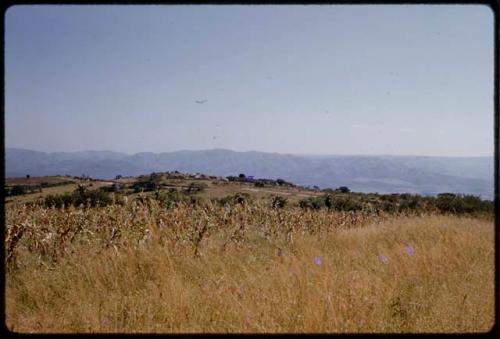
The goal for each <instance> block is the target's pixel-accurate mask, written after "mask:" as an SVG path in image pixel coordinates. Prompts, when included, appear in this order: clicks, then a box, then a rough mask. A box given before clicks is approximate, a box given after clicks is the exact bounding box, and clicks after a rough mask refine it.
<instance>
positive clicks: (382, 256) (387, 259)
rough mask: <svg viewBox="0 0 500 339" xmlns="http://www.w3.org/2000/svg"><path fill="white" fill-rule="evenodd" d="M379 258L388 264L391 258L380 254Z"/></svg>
mask: <svg viewBox="0 0 500 339" xmlns="http://www.w3.org/2000/svg"><path fill="white" fill-rule="evenodd" d="M378 260H380V262H381V263H384V264H388V263H389V258H387V257H386V256H385V255H379V256H378Z"/></svg>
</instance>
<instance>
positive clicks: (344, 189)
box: [337, 186, 351, 193]
mask: <svg viewBox="0 0 500 339" xmlns="http://www.w3.org/2000/svg"><path fill="white" fill-rule="evenodd" d="M337 191H339V192H341V193H349V192H350V191H351V190H350V189H349V187H346V186H340V187H339V188H337Z"/></svg>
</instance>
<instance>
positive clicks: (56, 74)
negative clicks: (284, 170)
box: [4, 5, 494, 156]
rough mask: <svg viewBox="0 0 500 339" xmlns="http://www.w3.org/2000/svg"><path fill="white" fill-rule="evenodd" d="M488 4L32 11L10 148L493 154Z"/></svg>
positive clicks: (13, 22)
mask: <svg viewBox="0 0 500 339" xmlns="http://www.w3.org/2000/svg"><path fill="white" fill-rule="evenodd" d="M493 24H494V23H493V12H492V10H491V9H490V8H489V7H486V6H482V5H477V6H476V5H430V6H424V5H395V6H393V5H360V6H357V5H356V6H354V5H345V6H342V5H288V6H285V5H274V6H268V5H266V6H256V5H254V6H243V5H233V6H220V5H203V6H199V5H191V6H172V5H161V6H158V5H156V6H125V5H119V6H118V5H117V6H96V5H86V6H75V5H59V6H54V5H51V6H49V5H37V6H35V5H24V6H14V7H10V8H9V9H8V11H7V12H6V14H5V59H4V60H5V146H6V147H18V148H27V149H32V150H38V151H45V152H59V151H66V152H69V151H81V150H113V151H120V152H126V153H136V152H155V153H159V152H170V151H176V150H202V149H214V148H224V149H231V150H235V151H250V150H254V151H264V152H278V153H289V154H339V155H341V154H356V155H360V154H365V155H380V154H391V155H429V156H493V150H494V144H493V143H494V138H493V135H494V120H493V118H494V106H493V90H494V74H493V71H494V34H493V32H494V31H493V29H494V28H493Z"/></svg>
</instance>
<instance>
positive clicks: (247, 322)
mask: <svg viewBox="0 0 500 339" xmlns="http://www.w3.org/2000/svg"><path fill="white" fill-rule="evenodd" d="M125 180H126V179H125ZM211 180H212V181H214V180H213V178H212V179H211ZM146 181H147V180H146ZM212 181H210V183H207V184H206V185H205V186H203V185H198V186H197V187H198V188H200V190H193V189H190V190H188V189H187V188H186V187H190V184H189V183H184V184H183V185H182V186H183V187H184V188H183V189H174V188H172V187H170V188H163V189H158V187H156V189H152V190H150V191H147V192H145V191H144V189H142V190H140V191H139V192H134V190H135V187H132V185H133V184H134V183H135V182H136V181H129V184H130V185H131V187H130V188H125V189H124V190H121V191H119V192H114V193H109V192H105V191H104V190H103V189H99V190H93V191H92V190H87V189H85V188H84V187H83V186H80V187H79V188H77V189H76V190H75V191H74V192H72V193H69V194H66V195H64V196H65V197H66V198H64V199H68V200H67V201H61V202H60V203H59V202H58V201H60V200H58V199H59V198H60V199H63V198H61V196H59V197H58V196H52V197H42V198H38V199H35V200H32V201H30V202H29V203H26V202H23V201H13V202H11V203H10V204H8V205H6V218H5V222H6V239H5V248H6V253H5V255H6V256H5V258H6V262H5V265H6V269H7V275H6V287H5V288H6V290H5V291H6V293H5V296H6V309H5V311H6V323H7V326H8V327H9V329H11V330H12V331H15V332H24V333H28V332H52V333H54V332H57V333H59V332H65V333H66V332H136V333H137V332H142V333H151V332H162V333H165V332H175V333H180V332H190V333H194V332H204V333H207V332H216V333H227V332H233V333H234V332H236V333H242V332H248V333H255V332H261V333H262V332H265V333H319V332H332V333H345V332H349V333H353V332H355V333H359V332H364V333H367V332H379V333H380V332H382V333H388V332H391V333H392V332H397V333H400V332H487V331H489V330H490V329H491V327H492V325H493V323H494V225H493V224H494V223H493V213H492V206H491V202H490V203H489V204H488V203H487V202H483V201H482V200H481V199H478V198H474V197H467V196H457V195H444V196H440V197H436V198H424V197H415V196H410V195H406V196H402V195H387V196H383V195H382V196H379V195H361V194H356V193H352V192H347V191H345V190H344V192H342V191H337V192H335V191H333V192H322V193H321V194H315V195H313V196H310V197H309V198H305V199H298V200H293V199H288V198H290V196H288V197H287V196H286V195H283V194H281V195H280V194H273V195H266V196H265V197H263V196H261V195H252V194H250V193H246V194H245V193H243V192H242V191H241V190H240V191H233V192H235V193H234V194H231V195H229V196H226V197H218V196H211V197H207V196H203V193H206V191H207V190H209V189H210V187H212V185H213V186H217V187H219V186H223V185H226V184H223V183H218V182H217V181H216V182H217V184H213V183H212ZM143 182H144V180H143ZM237 184H238V185H243V184H242V183H237ZM228 185H233V183H230V184H228ZM191 187H192V186H191ZM253 187H255V186H253ZM288 189H290V190H292V189H296V188H288ZM127 190H128V191H127ZM91 192H96V193H91ZM283 192H284V191H283ZM304 192H305V193H308V191H304ZM299 193H300V192H299ZM51 199H52V200H51ZM54 199H55V200H54ZM353 206H354V207H353ZM383 206H385V208H383ZM388 206H391V207H388ZM401 206H403V207H401ZM440 206H441V207H440ZM457 206H458V207H457ZM471 206H472V207H471Z"/></svg>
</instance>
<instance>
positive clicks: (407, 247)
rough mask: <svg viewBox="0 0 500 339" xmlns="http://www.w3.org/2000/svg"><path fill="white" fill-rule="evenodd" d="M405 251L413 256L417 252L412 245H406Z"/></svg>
mask: <svg viewBox="0 0 500 339" xmlns="http://www.w3.org/2000/svg"><path fill="white" fill-rule="evenodd" d="M405 251H406V253H407V254H408V255H409V256H413V255H414V254H415V250H414V249H413V247H412V246H405Z"/></svg>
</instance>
